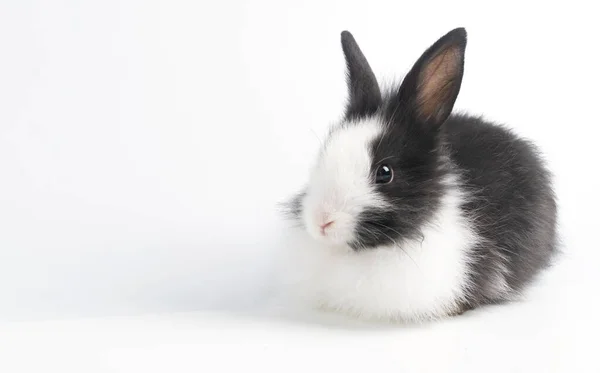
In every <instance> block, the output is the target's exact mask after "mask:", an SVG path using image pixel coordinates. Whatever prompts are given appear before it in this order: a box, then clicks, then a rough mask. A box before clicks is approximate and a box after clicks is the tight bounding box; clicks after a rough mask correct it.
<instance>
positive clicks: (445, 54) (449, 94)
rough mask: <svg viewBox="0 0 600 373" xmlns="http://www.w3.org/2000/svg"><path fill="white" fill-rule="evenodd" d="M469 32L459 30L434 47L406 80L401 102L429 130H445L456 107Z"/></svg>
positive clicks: (424, 55) (400, 97) (437, 42)
mask: <svg viewBox="0 0 600 373" xmlns="http://www.w3.org/2000/svg"><path fill="white" fill-rule="evenodd" d="M466 46H467V32H466V30H465V29H464V28H457V29H454V30H452V31H450V32H448V33H447V34H446V35H444V36H442V37H441V38H440V39H439V40H438V41H436V42H435V43H434V44H433V45H432V46H430V47H429V48H428V49H427V50H426V51H425V52H424V53H423V55H421V57H420V58H419V59H418V60H417V62H416V63H415V64H414V66H413V67H412V69H411V70H410V71H409V73H408V74H407V75H406V77H405V78H404V81H403V82H402V85H401V86H400V89H399V91H398V97H397V100H398V101H397V102H398V104H399V105H402V109H403V111H405V113H407V114H409V115H410V116H411V117H412V119H413V120H415V121H416V122H418V123H419V124H422V125H425V126H426V127H428V128H429V129H437V128H438V127H439V126H441V125H442V124H443V123H444V122H445V121H446V119H447V118H448V116H449V115H450V113H451V112H452V108H453V107H454V103H455V102H456V98H457V97H458V92H459V91H460V86H461V83H462V77H463V68H464V59H465V49H466Z"/></svg>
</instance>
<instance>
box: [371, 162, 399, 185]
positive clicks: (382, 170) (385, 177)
mask: <svg viewBox="0 0 600 373" xmlns="http://www.w3.org/2000/svg"><path fill="white" fill-rule="evenodd" d="M393 178H394V171H392V168H391V167H390V166H388V165H386V164H382V165H381V166H379V168H378V169H377V173H376V174H375V183H377V184H387V183H389V182H390V181H392V179H393Z"/></svg>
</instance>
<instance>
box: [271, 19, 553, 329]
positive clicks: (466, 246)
mask: <svg viewBox="0 0 600 373" xmlns="http://www.w3.org/2000/svg"><path fill="white" fill-rule="evenodd" d="M341 42H342V49H343V52H344V55H345V59H346V64H347V83H348V89H349V101H348V104H347V107H346V112H345V115H344V117H343V120H342V121H341V123H338V124H337V125H336V126H334V127H333V128H332V129H331V131H330V133H329V134H328V137H327V139H326V141H324V145H323V147H322V149H321V151H320V153H319V154H318V158H317V159H316V163H315V165H314V167H313V169H312V170H311V173H310V178H309V180H308V183H307V185H306V187H305V188H303V190H302V191H301V192H300V193H298V194H297V195H295V196H294V198H292V199H290V201H289V203H287V204H286V206H287V210H286V211H287V212H288V217H289V220H288V221H291V222H292V223H294V224H290V230H289V232H287V235H288V240H287V242H288V243H287V245H285V249H287V250H288V251H287V253H286V254H287V260H288V262H287V264H288V266H286V267H284V270H283V274H284V276H285V280H284V284H285V286H286V287H285V290H284V292H285V294H286V295H287V296H291V297H292V299H294V300H297V301H301V302H304V304H307V305H310V306H314V307H318V308H322V309H328V310H336V311H340V312H343V313H346V314H350V315H353V316H358V317H363V318H376V319H385V320H405V321H424V320H431V319H438V318H441V317H445V316H452V315H457V314H461V313H463V312H464V311H466V310H469V309H472V308H476V307H478V306H480V305H484V304H491V303H498V302H503V301H507V300H514V299H516V298H517V297H518V296H519V295H520V294H521V291H522V290H524V289H525V288H526V286H527V285H528V284H530V283H531V282H532V281H533V280H534V279H535V277H536V275H537V274H538V273H539V272H540V271H541V270H542V269H544V268H545V267H547V266H548V265H549V264H550V262H551V259H552V258H553V254H554V253H555V252H556V251H557V238H556V237H557V236H556V221H557V218H556V214H557V207H556V202H555V196H554V192H553V189H552V184H551V176H550V173H549V172H548V170H547V169H546V168H545V165H544V163H543V162H542V160H541V158H540V156H539V155H538V153H537V150H536V148H535V147H534V146H533V145H532V144H531V143H529V142H528V141H526V140H523V139H520V138H518V137H517V136H516V135H515V134H513V133H512V132H510V131H509V130H507V129H505V128H504V127H502V126H499V125H496V124H492V123H488V122H486V121H484V120H482V119H481V118H479V117H473V116H469V115H464V114H460V115H459V114H452V113H451V112H452V109H453V106H454V103H455V100H456V98H457V96H458V93H459V90H460V87H461V81H462V77H463V66H464V53H465V48H466V44H467V34H466V31H465V29H463V28H457V29H455V30H452V31H450V32H449V33H447V34H446V35H444V36H443V37H441V38H440V39H439V40H438V41H436V42H435V43H434V44H433V45H432V46H431V47H429V48H428V49H427V50H426V51H425V52H424V53H423V55H422V56H421V57H420V58H419V59H418V60H417V62H416V63H415V64H414V66H413V67H412V69H411V70H410V71H409V72H408V73H407V75H406V76H405V77H404V79H403V81H402V83H401V84H400V85H399V86H397V87H394V88H392V89H390V90H387V92H381V90H380V87H379V85H378V82H377V81H376V78H375V75H374V74H373V72H372V71H371V68H370V66H369V64H368V62H367V60H366V58H365V57H364V55H363V54H362V52H361V50H360V48H359V47H358V45H357V43H356V41H355V39H354V38H353V36H352V35H351V34H350V33H349V32H347V31H344V32H342V34H341Z"/></svg>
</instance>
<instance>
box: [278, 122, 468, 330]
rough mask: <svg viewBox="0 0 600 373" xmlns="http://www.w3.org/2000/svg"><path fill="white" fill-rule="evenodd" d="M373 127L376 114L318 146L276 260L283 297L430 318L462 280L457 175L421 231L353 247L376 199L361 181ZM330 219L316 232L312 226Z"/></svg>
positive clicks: (449, 303)
mask: <svg viewBox="0 0 600 373" xmlns="http://www.w3.org/2000/svg"><path fill="white" fill-rule="evenodd" d="M379 131H381V125H380V124H379V122H378V121H376V120H371V121H368V122H362V123H357V124H356V125H353V126H348V127H345V128H342V129H338V130H337V132H336V133H335V134H334V135H333V136H332V138H331V140H330V141H329V142H328V144H327V145H326V148H325V149H324V151H323V152H322V153H321V155H320V158H319V161H318V163H317V165H316V166H315V168H314V170H313V172H312V176H311V180H310V183H309V188H308V192H307V195H306V197H305V199H304V200H303V208H304V210H303V211H304V214H303V216H302V219H303V223H304V225H305V226H303V227H291V228H290V231H289V236H288V237H287V241H288V244H287V245H286V247H285V249H286V253H287V256H286V259H287V264H288V265H287V266H285V267H283V272H282V273H283V275H284V284H285V285H286V288H285V293H286V295H287V296H288V299H290V298H291V300H296V301H300V302H302V303H304V304H307V305H309V306H311V307H318V308H324V309H332V310H337V311H341V312H343V313H348V314H351V315H354V316H359V317H363V318H377V319H386V320H411V321H418V320H424V319H431V318H437V317H440V316H444V315H446V314H448V313H451V312H453V311H455V310H456V307H457V305H456V303H457V301H460V300H461V299H462V298H464V296H465V293H466V291H467V289H468V287H469V284H468V258H469V251H470V250H471V248H472V247H473V245H474V244H475V243H476V239H477V238H476V235H475V234H474V231H473V229H472V225H471V224H470V222H469V221H468V220H467V219H466V218H465V217H464V216H463V215H462V212H461V209H460V203H461V201H462V199H463V193H462V191H461V190H460V187H459V184H458V179H457V177H456V176H451V177H448V178H447V179H445V180H444V181H445V182H446V184H447V186H448V189H447V190H448V191H447V193H446V194H445V196H444V197H443V198H442V203H441V206H440V208H439V210H438V211H437V212H436V214H435V216H434V217H433V219H432V220H431V221H430V222H429V223H428V224H427V225H426V226H425V227H424V228H423V234H424V239H423V241H421V240H414V241H411V240H405V241H402V242H397V245H392V246H387V247H379V248H375V249H368V250H362V251H358V252H357V251H353V250H352V249H351V248H349V247H348V246H347V244H346V242H348V240H350V239H351V238H352V237H353V234H354V233H353V231H354V229H353V227H354V224H355V218H356V216H357V215H358V213H359V212H360V211H361V210H362V209H363V208H365V207H368V206H370V205H371V206H372V205H373V204H378V203H382V201H379V200H378V199H377V197H376V195H375V194H374V193H372V190H371V188H372V184H370V183H369V182H368V179H367V178H368V176H369V169H370V165H371V162H372V160H371V158H370V157H371V156H370V154H369V152H368V149H369V143H370V142H371V141H372V139H373V138H374V137H375V136H376V135H377V134H378V133H379ZM327 219H335V224H334V225H333V226H332V227H331V229H330V230H328V231H327V234H326V235H325V236H323V235H322V234H321V233H320V230H319V228H318V225H319V224H322V223H323V222H324V221H325V220H327Z"/></svg>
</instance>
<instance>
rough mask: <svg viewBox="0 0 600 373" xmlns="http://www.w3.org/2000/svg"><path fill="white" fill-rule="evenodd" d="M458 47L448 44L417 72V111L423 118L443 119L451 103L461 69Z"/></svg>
mask: <svg viewBox="0 0 600 373" xmlns="http://www.w3.org/2000/svg"><path fill="white" fill-rule="evenodd" d="M460 64H461V54H460V49H459V47H458V46H456V45H449V46H448V47H446V48H444V49H442V50H441V51H440V52H439V53H438V54H437V55H436V56H434V57H433V58H431V59H430V60H429V61H428V62H427V63H426V65H425V66H424V68H423V69H422V70H421V72H420V74H419V85H418V90H417V92H418V93H417V104H418V105H417V106H418V108H417V111H418V115H419V116H420V117H421V119H423V120H430V119H433V120H435V121H436V122H437V121H441V120H443V118H441V116H443V115H447V114H445V112H446V111H447V110H448V109H449V108H448V105H453V103H454V102H453V101H454V97H453V96H454V95H455V90H456V81H455V80H456V79H458V78H459V74H460V70H461V66H460Z"/></svg>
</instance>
